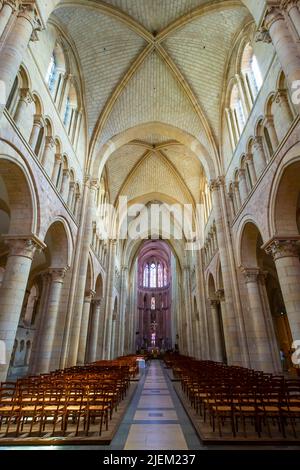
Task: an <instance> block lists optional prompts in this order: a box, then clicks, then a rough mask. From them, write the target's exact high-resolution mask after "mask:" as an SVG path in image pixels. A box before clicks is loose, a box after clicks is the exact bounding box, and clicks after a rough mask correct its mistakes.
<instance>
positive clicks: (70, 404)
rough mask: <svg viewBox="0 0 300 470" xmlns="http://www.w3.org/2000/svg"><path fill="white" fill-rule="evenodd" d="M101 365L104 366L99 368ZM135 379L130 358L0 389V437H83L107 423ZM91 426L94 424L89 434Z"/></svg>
mask: <svg viewBox="0 0 300 470" xmlns="http://www.w3.org/2000/svg"><path fill="white" fill-rule="evenodd" d="M104 362H105V363H104ZM135 374H136V360H134V358H133V357H130V358H126V359H125V358H120V360H116V361H103V362H102V361H99V363H93V364H91V365H85V366H81V367H80V366H76V367H71V368H67V369H63V370H55V371H51V372H50V373H48V374H40V375H37V376H29V377H26V378H23V379H20V380H17V381H16V382H4V383H2V384H1V387H0V434H2V437H6V436H8V435H14V436H16V437H18V436H20V434H24V433H25V434H26V435H32V434H35V435H36V434H38V435H39V436H40V435H42V433H45V432H50V434H51V435H54V434H55V433H56V432H57V431H58V428H59V434H60V435H63V436H64V435H65V434H66V432H69V431H71V432H72V433H74V435H75V436H77V435H78V434H81V435H85V436H88V435H89V432H90V430H91V431H92V432H93V433H94V432H95V429H96V430H97V432H98V434H99V436H100V435H101V433H102V430H103V426H105V429H106V430H107V429H108V426H109V420H111V419H112V417H113V412H114V411H116V410H117V409H118V405H119V403H120V402H121V401H122V400H123V399H124V398H125V396H126V392H127V390H128V387H129V385H130V379H131V377H133V376H134V375H135ZM91 424H93V425H94V424H95V426H93V428H92V429H91Z"/></svg>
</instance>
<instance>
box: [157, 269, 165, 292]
mask: <svg viewBox="0 0 300 470" xmlns="http://www.w3.org/2000/svg"><path fill="white" fill-rule="evenodd" d="M157 284H158V285H157V287H163V285H164V282H163V267H162V265H161V263H158V265H157Z"/></svg>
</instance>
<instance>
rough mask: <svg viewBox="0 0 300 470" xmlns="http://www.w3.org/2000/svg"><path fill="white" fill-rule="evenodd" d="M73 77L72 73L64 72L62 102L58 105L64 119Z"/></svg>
mask: <svg viewBox="0 0 300 470" xmlns="http://www.w3.org/2000/svg"><path fill="white" fill-rule="evenodd" d="M71 79H72V75H71V74H67V73H65V74H64V77H63V79H62V88H61V95H60V103H59V105H58V108H59V109H60V111H61V117H62V120H63V119H64V113H65V108H66V103H67V98H68V95H69V90H70V85H71Z"/></svg>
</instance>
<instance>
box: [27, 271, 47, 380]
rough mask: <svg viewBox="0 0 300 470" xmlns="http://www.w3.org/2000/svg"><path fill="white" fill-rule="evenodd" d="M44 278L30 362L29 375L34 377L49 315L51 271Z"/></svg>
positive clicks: (44, 274)
mask: <svg viewBox="0 0 300 470" xmlns="http://www.w3.org/2000/svg"><path fill="white" fill-rule="evenodd" d="M41 278H42V294H41V298H40V302H39V311H38V313H37V319H36V325H35V326H36V328H35V333H34V339H33V345H32V352H31V358H32V360H31V361H30V367H29V371H28V373H29V374H30V375H33V374H35V373H36V370H37V365H38V361H39V349H40V344H41V330H42V328H43V324H44V321H45V317H46V315H47V306H48V299H49V289H50V285H51V275H50V273H49V271H45V272H44V273H42V274H41Z"/></svg>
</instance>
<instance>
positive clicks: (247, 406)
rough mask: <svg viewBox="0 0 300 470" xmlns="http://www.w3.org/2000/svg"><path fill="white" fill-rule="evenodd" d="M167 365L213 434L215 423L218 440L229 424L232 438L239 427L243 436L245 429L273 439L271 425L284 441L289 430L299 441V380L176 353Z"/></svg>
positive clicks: (169, 357)
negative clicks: (264, 431) (275, 426)
mask: <svg viewBox="0 0 300 470" xmlns="http://www.w3.org/2000/svg"><path fill="white" fill-rule="evenodd" d="M166 365H167V366H168V367H171V368H172V370H173V374H174V376H176V377H177V378H178V379H179V380H180V381H181V385H182V389H183V391H184V393H185V394H186V395H187V398H188V400H189V401H190V403H191V405H192V406H193V407H194V409H195V410H196V412H197V413H199V414H200V416H201V417H202V418H203V421H204V422H206V420H207V418H208V419H209V422H210V424H211V426H212V430H213V432H215V431H216V424H217V427H218V431H219V435H220V436H222V434H223V428H224V427H225V426H227V427H226V429H227V430H228V426H229V429H230V430H231V433H232V436H233V437H236V435H237V433H238V432H239V430H240V429H241V428H242V429H243V434H244V436H245V437H247V436H248V434H249V431H250V432H251V434H253V433H255V434H256V435H257V436H258V437H259V438H260V437H261V436H262V434H263V430H264V428H266V432H267V434H268V436H269V437H272V432H271V429H272V425H273V424H275V425H277V429H278V431H276V433H277V435H278V434H280V435H281V436H282V437H283V438H285V437H286V436H287V430H291V432H292V434H293V436H294V438H297V437H298V434H297V432H298V433H299V422H300V381H299V379H289V378H286V377H284V376H283V375H278V376H277V375H272V374H269V373H264V372H262V371H255V370H252V369H247V368H243V367H239V366H227V365H224V364H222V363H218V362H213V361H198V360H195V359H193V358H188V357H185V356H178V355H177V356H175V357H174V356H172V355H169V356H168V357H167V358H166ZM249 425H251V428H250V427H249Z"/></svg>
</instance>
